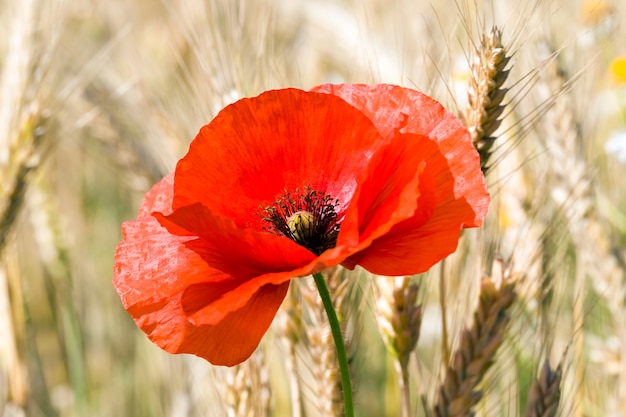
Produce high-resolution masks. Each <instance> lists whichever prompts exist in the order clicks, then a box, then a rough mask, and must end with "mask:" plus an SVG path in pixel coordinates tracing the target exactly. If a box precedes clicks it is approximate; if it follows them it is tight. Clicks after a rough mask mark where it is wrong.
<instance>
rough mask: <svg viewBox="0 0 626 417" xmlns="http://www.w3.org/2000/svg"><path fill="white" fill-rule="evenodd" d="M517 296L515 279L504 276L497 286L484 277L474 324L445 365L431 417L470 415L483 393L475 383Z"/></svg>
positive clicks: (493, 351) (499, 338)
mask: <svg viewBox="0 0 626 417" xmlns="http://www.w3.org/2000/svg"><path fill="white" fill-rule="evenodd" d="M516 297H517V293H516V291H515V281H514V280H512V279H510V278H509V279H507V280H505V281H503V282H502V283H501V285H500V287H496V285H495V283H494V281H493V280H492V279H491V278H489V277H485V278H483V280H482V282H481V288H480V299H479V303H478V308H477V310H476V313H475V314H474V323H473V325H472V327H471V328H469V329H466V330H465V331H464V332H463V334H462V336H461V343H460V346H459V348H458V349H457V351H456V352H455V354H454V362H453V363H452V365H451V366H449V367H448V369H447V371H446V376H445V380H444V382H443V384H442V385H441V388H440V390H439V396H438V399H437V404H436V405H435V406H434V409H433V413H432V415H433V416H437V417H461V416H471V415H473V413H472V411H471V410H472V408H473V406H474V405H476V404H477V403H478V401H480V399H481V398H482V396H483V394H482V392H481V391H480V390H477V386H478V384H479V383H480V382H481V380H482V378H483V377H484V376H485V374H486V372H487V370H488V369H489V368H490V367H491V365H492V364H493V362H494V360H495V356H496V352H497V351H498V348H499V347H500V346H501V345H502V342H503V340H504V332H505V330H506V327H507V325H508V323H509V321H510V316H509V314H508V310H509V308H510V307H511V306H512V305H513V302H514V301H515V299H516Z"/></svg>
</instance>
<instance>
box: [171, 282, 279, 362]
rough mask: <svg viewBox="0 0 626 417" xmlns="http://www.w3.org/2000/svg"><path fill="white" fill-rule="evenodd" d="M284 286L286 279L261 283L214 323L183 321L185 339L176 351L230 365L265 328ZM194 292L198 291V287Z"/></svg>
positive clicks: (247, 354)
mask: <svg viewBox="0 0 626 417" xmlns="http://www.w3.org/2000/svg"><path fill="white" fill-rule="evenodd" d="M288 288H289V283H288V282H285V283H283V284H281V285H265V286H263V287H261V288H260V289H259V290H258V291H256V292H255V293H254V295H253V296H252V297H251V298H250V299H249V300H248V302H247V303H246V304H245V306H244V307H242V308H240V309H238V310H235V311H233V312H232V313H230V314H228V315H226V316H225V317H224V318H223V319H221V320H220V321H219V322H218V323H217V324H216V325H213V326H211V325H195V324H192V323H190V322H187V325H186V328H185V331H184V333H185V335H186V337H185V340H184V342H183V343H182V344H181V345H180V346H179V347H178V351H177V352H176V353H192V354H194V355H197V356H200V357H203V358H205V359H207V360H208V361H209V362H211V363H212V364H214V365H224V366H233V365H237V364H238V363H241V362H243V361H244V360H246V359H248V357H250V355H251V354H252V352H254V350H255V349H256V347H257V346H258V345H259V342H260V341H261V339H262V338H263V335H264V334H265V333H266V332H267V329H268V328H269V326H270V324H271V323H272V320H273V319H274V317H275V316H276V312H277V311H278V308H279V307H280V304H281V303H282V301H283V299H284V298H285V295H286V294H287V290H288ZM198 292H199V295H202V291H198Z"/></svg>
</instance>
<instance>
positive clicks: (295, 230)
mask: <svg viewBox="0 0 626 417" xmlns="http://www.w3.org/2000/svg"><path fill="white" fill-rule="evenodd" d="M287 226H289V230H290V231H291V234H292V235H293V238H294V240H295V241H296V242H299V243H305V242H307V241H308V240H309V239H310V237H311V236H312V235H313V231H314V229H315V217H314V216H313V214H311V213H309V212H308V211H296V212H295V213H293V214H292V215H291V217H289V219H288V220H287Z"/></svg>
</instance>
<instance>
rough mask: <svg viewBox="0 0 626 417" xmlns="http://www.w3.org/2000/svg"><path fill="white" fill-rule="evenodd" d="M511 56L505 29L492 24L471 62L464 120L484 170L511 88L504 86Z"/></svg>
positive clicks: (485, 169) (486, 166)
mask: <svg viewBox="0 0 626 417" xmlns="http://www.w3.org/2000/svg"><path fill="white" fill-rule="evenodd" d="M510 58H511V57H510V56H508V55H507V50H506V48H505V46H504V45H503V44H502V31H501V30H500V29H499V28H497V27H493V28H492V29H491V33H490V34H489V35H484V36H483V38H482V39H481V43H480V47H479V48H478V49H477V50H476V51H475V57H474V62H472V76H471V77H470V83H469V90H468V107H467V109H466V111H465V122H466V124H467V128H468V130H469V132H470V134H471V136H472V142H473V143H474V147H475V148H476V150H478V153H479V154H480V166H481V167H482V169H483V172H486V171H487V170H488V168H489V166H488V165H487V163H488V162H489V157H490V156H491V154H492V151H491V148H492V147H493V144H494V142H495V141H496V137H495V136H493V133H494V132H495V131H496V129H497V128H498V127H499V126H500V123H502V119H501V118H500V116H501V115H502V112H503V111H504V108H505V105H504V104H502V100H503V99H504V96H505V95H506V93H507V91H508V89H507V88H503V87H502V85H503V84H504V82H505V81H506V79H507V77H508V75H509V70H508V69H506V66H507V64H508V63H509V60H510Z"/></svg>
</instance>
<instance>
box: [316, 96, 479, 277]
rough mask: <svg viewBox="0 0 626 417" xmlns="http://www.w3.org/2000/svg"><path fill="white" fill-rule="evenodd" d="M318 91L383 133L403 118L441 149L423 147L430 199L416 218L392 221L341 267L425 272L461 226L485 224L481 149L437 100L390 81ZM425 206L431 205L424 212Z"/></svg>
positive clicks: (422, 199)
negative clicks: (336, 99)
mask: <svg viewBox="0 0 626 417" xmlns="http://www.w3.org/2000/svg"><path fill="white" fill-rule="evenodd" d="M314 90H315V91H323V92H326V93H328V94H333V95H338V96H340V97H342V98H344V99H345V100H346V101H348V102H349V103H350V104H352V105H354V106H355V107H357V108H358V109H359V110H361V111H363V112H364V114H366V115H367V116H368V117H370V119H371V120H372V121H373V122H374V124H375V125H376V127H377V128H378V129H379V131H380V132H381V134H382V135H383V136H385V137H388V136H389V135H394V134H395V133H394V129H396V128H397V125H398V123H400V122H401V121H404V123H405V125H404V126H403V128H402V130H401V131H402V132H409V133H414V134H417V135H422V136H425V137H428V139H429V140H431V141H432V142H433V143H435V144H436V145H437V147H438V149H437V150H435V149H432V148H431V149H430V150H429V149H427V148H425V149H424V150H422V151H420V152H421V153H422V155H423V157H424V161H426V163H427V166H426V167H425V169H424V173H423V174H422V176H423V177H424V181H421V182H420V191H425V190H424V189H422V185H423V186H425V187H427V188H429V189H430V197H426V196H423V195H422V196H421V197H420V199H419V200H418V209H417V210H416V212H415V213H416V214H415V216H414V217H412V218H410V219H407V220H404V221H402V222H399V223H397V224H396V225H394V226H393V228H391V230H390V231H389V232H388V233H386V234H384V235H382V236H381V237H380V238H378V239H376V240H374V242H372V244H371V245H370V246H369V247H367V248H366V249H364V250H362V251H361V252H359V253H357V254H355V255H353V256H351V257H350V258H348V259H347V260H345V261H344V262H343V263H342V265H344V266H346V267H348V268H353V267H354V266H356V265H357V264H359V265H361V266H362V267H364V268H366V269H368V270H369V271H371V272H374V273H377V274H382V275H409V274H416V273H420V272H424V271H426V270H428V269H429V268H430V267H432V266H433V265H434V264H435V263H437V262H438V261H439V260H441V259H443V258H444V257H445V256H447V255H449V254H450V253H452V252H453V251H454V250H455V249H456V247H457V245H458V238H459V235H460V230H461V229H462V228H463V227H476V226H479V225H480V224H481V223H482V219H483V217H484V216H485V214H486V212H487V209H488V204H489V193H488V192H487V190H486V187H485V181H484V177H483V175H482V172H481V170H480V164H479V157H478V153H477V152H476V150H475V149H474V147H473V146H472V144H471V140H470V137H469V134H468V132H467V129H465V127H464V126H463V125H462V123H461V122H460V120H458V119H457V118H456V117H455V116H454V115H452V114H451V113H448V112H446V111H445V109H444V108H443V107H442V106H441V105H440V104H439V103H438V102H436V101H434V100H433V99H431V98H429V97H427V96H425V95H423V94H421V93H419V92H417V91H413V90H410V89H406V88H401V87H397V86H391V85H374V86H368V85H347V84H346V85H324V86H319V87H316V88H315V89H314ZM409 152H410V151H409ZM426 178H429V180H426ZM428 184H430V185H428ZM433 202H434V206H433ZM424 204H427V205H429V208H428V209H427V210H420V209H419V207H420V206H423V205H424ZM429 212H430V214H428V213H429Z"/></svg>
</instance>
